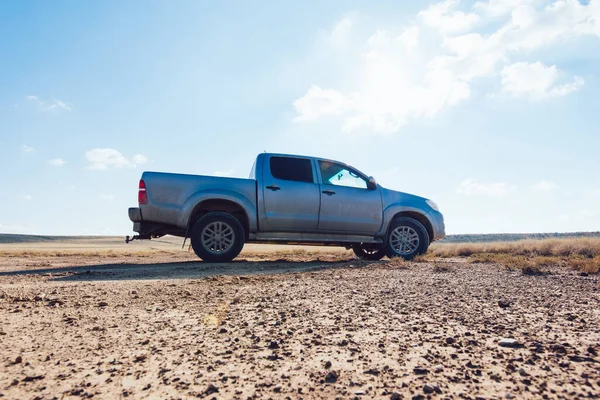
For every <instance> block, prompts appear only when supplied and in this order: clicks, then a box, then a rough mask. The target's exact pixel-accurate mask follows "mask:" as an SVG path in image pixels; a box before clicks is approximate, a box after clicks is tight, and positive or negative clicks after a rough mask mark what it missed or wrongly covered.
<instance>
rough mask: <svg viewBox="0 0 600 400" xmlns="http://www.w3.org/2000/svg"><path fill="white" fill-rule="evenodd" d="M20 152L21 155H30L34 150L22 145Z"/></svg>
mask: <svg viewBox="0 0 600 400" xmlns="http://www.w3.org/2000/svg"><path fill="white" fill-rule="evenodd" d="M21 151H22V152H23V153H31V152H33V151H35V149H34V148H33V147H30V146H27V145H25V144H24V145H23V146H21Z"/></svg>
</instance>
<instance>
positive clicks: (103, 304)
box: [98, 301, 108, 307]
mask: <svg viewBox="0 0 600 400" xmlns="http://www.w3.org/2000/svg"><path fill="white" fill-rule="evenodd" d="M107 306H108V303H107V302H105V301H101V302H100V303H98V307H107Z"/></svg>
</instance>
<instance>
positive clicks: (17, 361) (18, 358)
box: [15, 356, 23, 364]
mask: <svg viewBox="0 0 600 400" xmlns="http://www.w3.org/2000/svg"><path fill="white" fill-rule="evenodd" d="M22 362H23V357H21V356H17V358H15V364H21V363H22Z"/></svg>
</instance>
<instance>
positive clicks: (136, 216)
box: [129, 207, 143, 223]
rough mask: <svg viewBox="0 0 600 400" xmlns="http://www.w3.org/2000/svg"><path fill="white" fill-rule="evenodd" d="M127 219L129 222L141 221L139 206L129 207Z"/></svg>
mask: <svg viewBox="0 0 600 400" xmlns="http://www.w3.org/2000/svg"><path fill="white" fill-rule="evenodd" d="M129 219H130V220H131V222H134V223H135V222H142V221H143V219H142V210H140V209H139V207H131V208H130V209H129Z"/></svg>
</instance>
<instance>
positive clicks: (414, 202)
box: [381, 187, 431, 210]
mask: <svg viewBox="0 0 600 400" xmlns="http://www.w3.org/2000/svg"><path fill="white" fill-rule="evenodd" d="M381 197H382V200H383V208H384V209H385V208H387V207H389V206H390V205H392V204H400V205H403V206H406V207H415V208H420V209H423V210H429V209H430V208H431V207H429V205H428V204H427V203H426V200H427V199H426V198H425V197H421V196H417V195H414V194H410V193H405V192H399V191H397V190H392V189H386V188H384V187H381Z"/></svg>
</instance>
